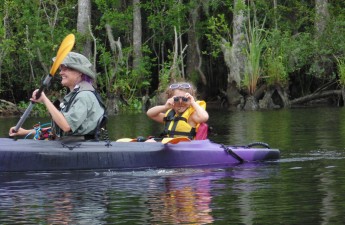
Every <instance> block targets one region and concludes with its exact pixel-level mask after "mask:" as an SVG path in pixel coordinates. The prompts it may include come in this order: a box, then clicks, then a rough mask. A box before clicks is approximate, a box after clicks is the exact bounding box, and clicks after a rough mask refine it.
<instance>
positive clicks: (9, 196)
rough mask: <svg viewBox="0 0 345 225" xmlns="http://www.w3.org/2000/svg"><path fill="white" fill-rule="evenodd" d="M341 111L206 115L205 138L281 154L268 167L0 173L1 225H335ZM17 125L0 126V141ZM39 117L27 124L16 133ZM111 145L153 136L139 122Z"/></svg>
mask: <svg viewBox="0 0 345 225" xmlns="http://www.w3.org/2000/svg"><path fill="white" fill-rule="evenodd" d="M344 113H345V109H344V108H309V109H289V110H278V111H263V112H224V111H210V116H211V118H210V121H209V125H210V126H212V128H213V132H212V135H211V136H210V139H211V140H213V141H216V142H219V143H224V144H234V145H243V144H248V143H250V142H254V141H261V142H266V143H268V144H269V145H270V146H271V147H272V148H279V149H280V150H281V159H280V160H279V161H277V162H266V163H253V164H242V165H238V166H236V167H231V168H216V169H176V170H164V169H161V170H146V171H136V172H114V171H111V172H110V171H109V172H99V171H91V172H68V171H66V172H65V173H0V199H1V201H0V224H344V223H345V218H343V217H344V216H343V215H344V214H345V205H344V201H345V195H344V187H345V175H344V171H345V158H344V157H345V155H344V148H345V145H344V142H345V139H344V138H343V137H344V134H345V122H343V120H342V117H343V116H342V115H344ZM17 121H18V118H0V136H2V137H6V136H7V132H8V128H9V127H10V126H11V125H15V124H16V122H17ZM46 121H47V119H46V118H34V119H30V120H28V121H26V123H25V125H24V126H26V127H27V126H28V125H30V126H31V125H32V124H34V123H36V122H41V123H44V122H46ZM110 124H111V126H109V136H110V138H111V139H113V140H114V139H117V138H123V137H136V136H148V135H152V134H154V135H157V134H159V131H160V129H161V126H160V125H158V124H156V123H154V122H152V121H150V120H148V119H147V118H146V116H145V115H144V114H130V115H128V114H127V115H119V116H115V117H112V118H111V119H110Z"/></svg>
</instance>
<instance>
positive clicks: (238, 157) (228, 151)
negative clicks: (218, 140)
mask: <svg viewBox="0 0 345 225" xmlns="http://www.w3.org/2000/svg"><path fill="white" fill-rule="evenodd" d="M221 147H222V148H224V150H225V151H226V152H227V153H228V154H229V155H231V156H232V157H234V158H235V159H237V160H238V161H239V162H240V163H244V162H245V161H244V159H242V158H241V157H240V156H239V155H237V154H236V153H235V152H234V151H232V149H231V148H230V147H229V146H225V145H221Z"/></svg>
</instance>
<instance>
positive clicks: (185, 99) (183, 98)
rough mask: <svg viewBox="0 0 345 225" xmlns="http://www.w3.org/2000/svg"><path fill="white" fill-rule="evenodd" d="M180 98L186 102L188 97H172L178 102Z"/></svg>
mask: <svg viewBox="0 0 345 225" xmlns="http://www.w3.org/2000/svg"><path fill="white" fill-rule="evenodd" d="M180 99H182V101H183V102H188V98H186V97H182V96H178V97H174V102H179V101H180Z"/></svg>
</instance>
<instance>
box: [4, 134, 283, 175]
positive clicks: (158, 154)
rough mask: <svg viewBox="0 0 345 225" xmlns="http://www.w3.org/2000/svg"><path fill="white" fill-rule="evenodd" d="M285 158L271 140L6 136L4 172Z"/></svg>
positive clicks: (196, 165) (208, 164) (213, 164)
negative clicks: (237, 142)
mask: <svg viewBox="0 0 345 225" xmlns="http://www.w3.org/2000/svg"><path fill="white" fill-rule="evenodd" d="M279 157H280V151H279V150H278V149H271V148H269V146H268V145H267V144H265V143H253V144H250V145H247V146H225V145H222V144H217V143H213V142H211V141H210V140H202V141H190V142H179V143H177V144H171V143H168V144H163V143H160V142H105V141H100V142H62V141H36V140H27V139H26V140H25V139H19V140H13V139H10V138H0V172H25V171H64V170H142V169H156V168H203V167H226V166H231V165H237V164H240V163H247V162H258V161H271V160H277V159H279Z"/></svg>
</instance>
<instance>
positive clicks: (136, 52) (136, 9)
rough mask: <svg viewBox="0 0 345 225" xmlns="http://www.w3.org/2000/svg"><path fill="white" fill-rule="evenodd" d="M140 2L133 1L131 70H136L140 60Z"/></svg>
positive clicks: (138, 0) (137, 0)
mask: <svg viewBox="0 0 345 225" xmlns="http://www.w3.org/2000/svg"><path fill="white" fill-rule="evenodd" d="M141 22H142V21H141V12H140V0H133V69H134V70H135V69H138V68H139V66H140V61H141V58H142V52H141V47H142V42H141V39H142V27H141Z"/></svg>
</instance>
